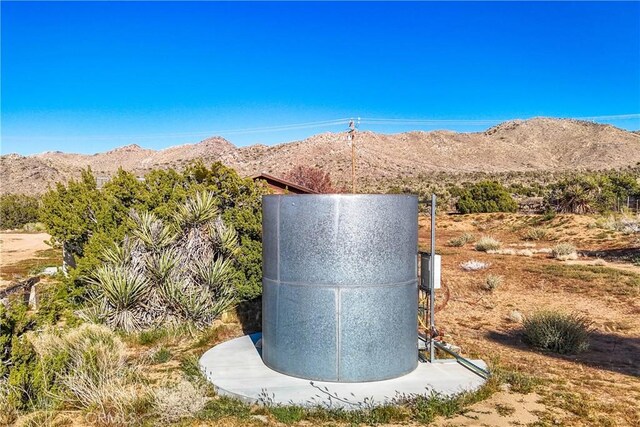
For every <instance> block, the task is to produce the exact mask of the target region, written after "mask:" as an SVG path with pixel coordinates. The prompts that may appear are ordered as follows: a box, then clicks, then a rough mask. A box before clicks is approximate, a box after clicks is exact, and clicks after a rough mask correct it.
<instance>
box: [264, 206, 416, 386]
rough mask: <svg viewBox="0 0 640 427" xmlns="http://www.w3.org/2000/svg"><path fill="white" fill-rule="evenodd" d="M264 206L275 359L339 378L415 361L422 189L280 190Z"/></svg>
mask: <svg viewBox="0 0 640 427" xmlns="http://www.w3.org/2000/svg"><path fill="white" fill-rule="evenodd" d="M262 206H263V224H262V231H263V296H262V298H263V299H262V301H263V303H262V304H263V306H262V307H263V322H262V327H263V330H262V357H263V360H264V362H265V364H266V365H267V366H269V367H270V368H271V369H274V370H276V371H278V372H281V373H284V374H288V375H292V376H296V377H300V378H306V379H311V380H322V381H338V382H364V381H377V380H384V379H389V378H395V377H398V376H401V375H404V374H406V373H408V372H411V371H412V370H413V369H415V368H416V366H417V363H418V351H417V339H416V336H417V292H418V291H417V272H416V262H417V256H416V255H417V246H418V201H417V198H416V197H415V196H407V195H341V194H332V195H271V196H264V197H263V200H262Z"/></svg>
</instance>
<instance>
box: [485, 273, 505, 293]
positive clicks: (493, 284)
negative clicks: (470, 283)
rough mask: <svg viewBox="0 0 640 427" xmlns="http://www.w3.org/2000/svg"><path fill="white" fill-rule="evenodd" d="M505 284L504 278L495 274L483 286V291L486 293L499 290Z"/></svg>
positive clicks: (488, 277)
mask: <svg viewBox="0 0 640 427" xmlns="http://www.w3.org/2000/svg"><path fill="white" fill-rule="evenodd" d="M503 282H504V278H503V277H502V276H496V275H494V274H489V275H488V276H487V278H486V279H485V281H484V283H483V284H482V289H484V290H485V291H493V290H495V289H496V288H498V287H499V286H500V285H502V283H503Z"/></svg>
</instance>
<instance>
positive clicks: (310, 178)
mask: <svg viewBox="0 0 640 427" xmlns="http://www.w3.org/2000/svg"><path fill="white" fill-rule="evenodd" d="M284 178H285V179H287V180H289V181H291V182H293V183H295V184H298V185H301V186H303V187H307V188H310V189H311V190H314V191H317V192H318V193H336V192H337V191H336V188H335V187H334V186H333V184H332V183H331V177H330V176H329V173H328V172H324V171H322V169H319V168H316V167H313V166H305V165H298V166H296V167H294V168H293V169H291V170H290V171H289V172H287V173H286V174H285V176H284Z"/></svg>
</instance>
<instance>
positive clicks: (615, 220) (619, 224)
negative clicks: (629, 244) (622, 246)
mask: <svg viewBox="0 0 640 427" xmlns="http://www.w3.org/2000/svg"><path fill="white" fill-rule="evenodd" d="M596 226H598V227H600V228H604V229H607V230H614V231H619V232H621V233H624V234H634V233H640V215H637V216H635V217H634V216H631V215H622V216H613V215H612V216H609V217H606V218H600V219H598V220H597V221H596Z"/></svg>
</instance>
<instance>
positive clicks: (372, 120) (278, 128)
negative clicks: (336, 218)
mask: <svg viewBox="0 0 640 427" xmlns="http://www.w3.org/2000/svg"><path fill="white" fill-rule="evenodd" d="M564 118H567V119H575V120H590V121H613V120H629V119H640V113H631V114H614V115H601V116H584V117H564ZM349 120H350V119H349V118H338V119H332V120H319V121H312V122H304V123H292V124H283V125H274V126H262V127H248V128H232V129H217V130H215V129H213V130H204V131H192V132H180V133H158V134H146V135H86V136H11V135H6V134H5V135H3V137H4V138H7V139H12V140H15V141H29V140H34V139H38V140H45V141H47V140H50V141H65V140H82V141H90V140H114V139H132V140H139V139H154V138H156V139H159V138H179V137H184V138H188V137H207V136H212V135H243V134H252V133H270V132H286V131H293V130H302V129H329V128H331V127H333V126H344V125H345V124H347V123H349ZM510 120H516V119H514V118H497V119H411V118H382V117H369V118H367V117H365V118H362V119H360V124H364V125H372V126H373V125H379V126H382V125H395V126H403V125H412V126H420V125H424V126H437V125H445V126H446V125H461V126H463V125H466V126H473V125H476V126H479V125H485V126H491V125H495V124H497V123H501V122H506V121H510ZM522 120H526V118H523V119H522Z"/></svg>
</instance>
